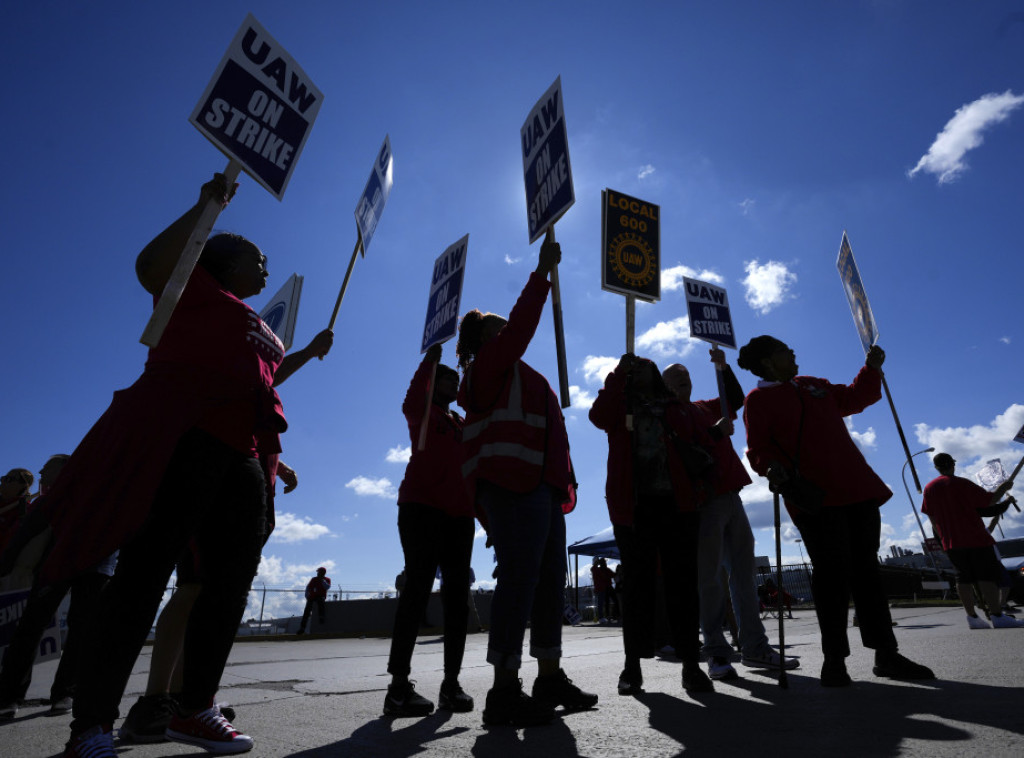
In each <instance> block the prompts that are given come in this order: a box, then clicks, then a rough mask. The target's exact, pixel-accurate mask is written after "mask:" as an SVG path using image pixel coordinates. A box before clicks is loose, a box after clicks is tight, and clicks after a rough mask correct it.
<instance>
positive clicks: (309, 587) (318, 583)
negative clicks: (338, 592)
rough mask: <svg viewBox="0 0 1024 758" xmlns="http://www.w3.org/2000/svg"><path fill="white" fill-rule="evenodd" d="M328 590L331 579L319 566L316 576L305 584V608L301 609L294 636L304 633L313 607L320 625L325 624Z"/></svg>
mask: <svg viewBox="0 0 1024 758" xmlns="http://www.w3.org/2000/svg"><path fill="white" fill-rule="evenodd" d="M330 588H331V578H330V577H329V576H327V569H326V568H324V567H323V566H321V567H320V568H318V569H317V570H316V576H314V577H313V578H312V579H310V580H309V582H308V583H307V584H306V593H305V594H306V607H305V608H303V609H302V621H301V622H299V631H297V632H296V634H305V633H306V625H307V624H308V623H309V617H310V615H311V614H312V613H313V606H314V605H315V606H316V611H317V618H319V619H320V623H321V624H326V623H327V590H329V589H330Z"/></svg>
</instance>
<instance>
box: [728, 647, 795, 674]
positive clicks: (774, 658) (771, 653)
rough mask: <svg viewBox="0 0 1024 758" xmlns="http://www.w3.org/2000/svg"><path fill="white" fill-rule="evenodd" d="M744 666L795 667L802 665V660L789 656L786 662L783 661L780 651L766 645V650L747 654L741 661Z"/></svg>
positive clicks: (762, 667)
mask: <svg viewBox="0 0 1024 758" xmlns="http://www.w3.org/2000/svg"><path fill="white" fill-rule="evenodd" d="M740 662H741V663H742V664H743V665H744V666H749V667H750V668H761V669H781V668H784V669H787V670H788V669H795V668H799V667H800V661H798V660H797V659H796V658H787V659H786V662H785V663H783V662H782V656H781V655H779V653H778V651H777V650H775V649H774V648H771V647H766V648H764V650H762V651H760V652H759V653H756V654H755V655H745V656H743V658H742V659H741V661H740Z"/></svg>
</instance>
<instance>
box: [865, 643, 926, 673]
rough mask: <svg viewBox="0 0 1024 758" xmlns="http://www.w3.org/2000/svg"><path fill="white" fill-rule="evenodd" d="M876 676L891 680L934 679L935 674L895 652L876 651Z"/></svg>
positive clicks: (874, 670)
mask: <svg viewBox="0 0 1024 758" xmlns="http://www.w3.org/2000/svg"><path fill="white" fill-rule="evenodd" d="M872 671H873V672H874V674H875V676H884V677H887V678H889V679H907V680H918V679H934V678H935V673H934V672H933V671H932V670H931V669H930V668H928V667H927V666H922V665H921V664H920V663H914V662H913V661H912V660H910V659H909V658H904V657H903V656H902V655H900V654H899V653H897V652H896V651H895V650H876V651H875V667H874V668H873V669H872Z"/></svg>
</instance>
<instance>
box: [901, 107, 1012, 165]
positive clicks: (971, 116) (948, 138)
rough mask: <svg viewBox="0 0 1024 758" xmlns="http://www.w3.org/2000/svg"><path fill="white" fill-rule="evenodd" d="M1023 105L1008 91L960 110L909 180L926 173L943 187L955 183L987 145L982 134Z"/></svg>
mask: <svg viewBox="0 0 1024 758" xmlns="http://www.w3.org/2000/svg"><path fill="white" fill-rule="evenodd" d="M1022 104H1024V95H1015V94H1013V92H1011V91H1010V90H1007V91H1006V92H1004V93H1002V94H1001V95H999V94H996V93H994V92H991V93H989V94H987V95H982V96H981V97H979V98H978V99H977V100H975V101H974V102H973V103H967V105H962V106H960V107H959V108H957V110H956V113H955V114H954V115H953V118H951V119H950V120H949V121H948V122H947V123H946V125H945V126H944V127H943V128H942V131H941V132H939V134H938V135H937V136H936V137H935V141H934V142H933V143H932V145H931V147H929V148H928V152H927V153H925V154H924V155H923V156H922V157H921V159H920V160H919V161H918V162H917V165H916V166H914V168H912V169H911V170H910V171H908V172H907V176H908V177H912V176H914V174H917V173H918V172H920V171H925V172H927V173H929V174H933V175H935V176H937V177H938V179H939V184H946V183H948V182H952V181H955V180H956V179H958V178H959V177H960V174H962V173H963V172H964V171H965V170H966V168H967V163H966V161H965V160H964V156H965V155H966V154H967V152H968V151H969V150H973V149H974V148H976V147H978V146H980V145H981V143H982V142H984V139H983V138H982V136H981V133H982V132H983V131H985V130H986V129H987V128H988V127H990V126H992V125H993V124H998V123H1000V122H1002V121H1006V120H1007V119H1008V118H1009V117H1010V113H1012V112H1013V111H1014V110H1015V109H1016V108H1018V107H1020V106H1021V105H1022Z"/></svg>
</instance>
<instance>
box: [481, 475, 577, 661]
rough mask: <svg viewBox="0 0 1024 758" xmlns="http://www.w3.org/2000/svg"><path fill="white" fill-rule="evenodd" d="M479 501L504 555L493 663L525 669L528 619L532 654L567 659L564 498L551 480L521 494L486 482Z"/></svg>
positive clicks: (491, 642)
mask: <svg viewBox="0 0 1024 758" xmlns="http://www.w3.org/2000/svg"><path fill="white" fill-rule="evenodd" d="M477 501H478V502H479V504H480V505H481V506H482V507H483V509H484V512H485V513H486V514H487V521H488V524H489V533H490V538H491V542H492V544H493V545H494V553H495V555H496V556H497V558H498V572H497V573H498V583H497V585H496V587H495V589H494V598H493V600H492V603H491V631H490V637H489V639H488V643H487V662H488V663H490V664H492V665H494V666H498V667H500V668H505V669H513V670H518V669H519V668H520V666H521V665H522V653H523V638H524V637H525V636H526V623H527V621H529V623H530V655H532V656H533V657H534V658H537V659H538V660H540V659H549V660H550V659H556V660H557V659H558V658H561V657H562V611H563V610H564V608H565V581H566V557H565V514H564V513H562V506H561V503H560V502H559V498H558V497H557V496H556V494H555V492H554V490H552V489H551V487H549V486H548V485H546V484H541V485H540V486H539V487H537V489H535V490H533V491H532V492H526V493H523V494H520V493H516V492H510V491H508V490H506V489H503V488H501V487H498V486H496V485H494V484H491V483H490V482H486V481H481V482H478V484H477Z"/></svg>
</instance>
